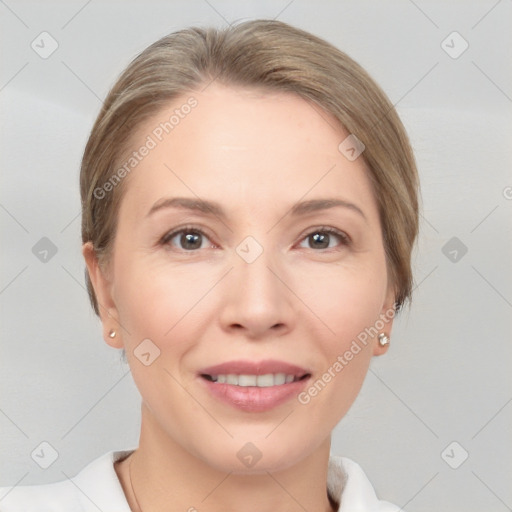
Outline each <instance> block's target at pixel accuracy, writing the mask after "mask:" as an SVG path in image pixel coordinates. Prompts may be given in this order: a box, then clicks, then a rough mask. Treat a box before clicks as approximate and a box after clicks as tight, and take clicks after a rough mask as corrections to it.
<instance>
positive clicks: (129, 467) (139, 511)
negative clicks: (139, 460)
mask: <svg viewBox="0 0 512 512" xmlns="http://www.w3.org/2000/svg"><path fill="white" fill-rule="evenodd" d="M132 460H133V459H132V457H130V461H129V462H128V480H129V481H130V488H131V490H132V495H133V499H134V500H135V505H137V508H138V512H142V507H141V506H140V505H139V500H138V499H137V495H136V494H135V489H134V488H133V483H132Z"/></svg>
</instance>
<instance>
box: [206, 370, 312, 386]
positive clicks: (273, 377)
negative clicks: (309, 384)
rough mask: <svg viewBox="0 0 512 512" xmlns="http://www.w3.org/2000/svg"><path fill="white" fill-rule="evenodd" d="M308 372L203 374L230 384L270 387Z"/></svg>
mask: <svg viewBox="0 0 512 512" xmlns="http://www.w3.org/2000/svg"><path fill="white" fill-rule="evenodd" d="M308 376H309V374H308V373H306V374H304V375H302V376H297V375H293V374H286V373H266V374H264V375H251V374H241V375H236V374H233V373H228V374H219V375H207V374H203V375H201V377H203V378H204V379H206V380H209V381H210V382H217V383H219V384H230V385H232V386H241V387H249V386H255V387H258V388H268V387H271V386H281V385H283V384H289V383H291V382H296V381H299V380H302V379H304V378H307V377H308Z"/></svg>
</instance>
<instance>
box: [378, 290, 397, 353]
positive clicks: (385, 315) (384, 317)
mask: <svg viewBox="0 0 512 512" xmlns="http://www.w3.org/2000/svg"><path fill="white" fill-rule="evenodd" d="M395 297H396V292H395V290H394V288H393V287H392V286H389V287H388V291H387V293H386V298H385V300H384V304H383V305H382V309H381V310H380V315H379V318H378V319H377V320H376V322H375V325H376V326H378V327H381V326H382V329H379V334H380V333H381V332H383V333H384V334H385V335H386V336H388V338H390V339H391V330H392V327H393V319H394V318H395V315H396V305H395ZM382 324H383V325H382ZM388 349H389V344H387V345H385V346H381V345H380V343H379V339H378V335H377V336H375V338H374V340H373V355H374V356H382V355H384V354H385V353H386V352H387V351H388Z"/></svg>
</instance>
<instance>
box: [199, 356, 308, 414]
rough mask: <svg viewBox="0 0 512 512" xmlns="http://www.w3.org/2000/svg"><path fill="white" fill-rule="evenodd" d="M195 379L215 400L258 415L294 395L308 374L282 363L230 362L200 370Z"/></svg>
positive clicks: (269, 361)
mask: <svg viewBox="0 0 512 512" xmlns="http://www.w3.org/2000/svg"><path fill="white" fill-rule="evenodd" d="M199 377H200V380H201V382H202V384H203V385H204V386H205V387H206V389H207V390H208V391H209V392H210V393H211V394H212V395H213V396H214V397H215V398H217V399H220V400H221V401H223V402H226V403H228V404H230V405H231V406H233V407H236V408H238V409H242V410H244V411H249V412H262V411H267V410H269V409H272V408H273V407H276V406H278V405H280V404H282V403H283V402H285V401H287V400H289V399H290V398H292V397H293V396H296V395H297V394H298V393H299V392H300V390H301V389H302V388H303V387H304V386H305V383H306V381H307V380H308V379H309V378H310V377H311V373H310V372H309V371H308V370H307V369H306V368H301V367H299V366H296V365H293V364H289V363H286V362H283V361H276V360H266V361H258V362H255V361H230V362H226V363H222V364H218V365H215V366H210V367H208V368H204V369H202V370H201V371H200V372H199Z"/></svg>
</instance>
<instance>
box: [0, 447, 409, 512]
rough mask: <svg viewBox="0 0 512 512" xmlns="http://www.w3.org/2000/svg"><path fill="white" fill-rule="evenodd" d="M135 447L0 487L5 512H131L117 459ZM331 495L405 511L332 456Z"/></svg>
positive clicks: (354, 510) (369, 509)
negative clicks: (65, 471) (51, 477)
mask: <svg viewBox="0 0 512 512" xmlns="http://www.w3.org/2000/svg"><path fill="white" fill-rule="evenodd" d="M132 451H133V450H127V451H118V452H108V453H106V454H105V455H102V456H101V457H99V458H98V459H96V460H94V461H93V462H91V463H90V464H89V465H88V466H86V467H85V468H84V469H83V470H82V471H80V473H78V475H77V476H75V477H74V478H71V479H69V480H64V481H62V482H56V483H53V484H45V485H30V486H18V487H14V488H8V487H1V488H0V511H1V512H98V510H100V511H103V512H131V511H130V507H129V506H128V503H127V501H126V498H125V495H124V492H123V489H122V487H121V483H120V482H119V479H118V478H117V474H116V471H115V469H114V462H117V461H118V460H120V459H124V458H125V457H127V456H128V455H129V454H130V453H132ZM327 488H328V491H329V494H330V496H331V497H332V498H334V500H335V501H336V502H337V503H341V505H340V506H339V508H338V511H339V512H399V511H401V512H403V509H400V508H399V507H396V506H395V505H392V504H391V503H388V502H387V501H381V500H379V499H377V497H376V495H375V491H374V490H373V487H372V485H371V484H370V482H369V480H368V478H367V477H366V475H365V474H364V472H363V470H362V469H361V467H360V466H359V464H357V463H355V462H354V461H353V460H351V459H348V458H346V457H336V456H333V455H331V458H330V460H329V471H328V475H327Z"/></svg>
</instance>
